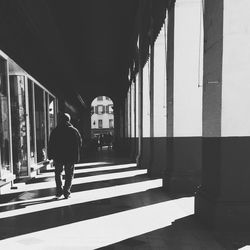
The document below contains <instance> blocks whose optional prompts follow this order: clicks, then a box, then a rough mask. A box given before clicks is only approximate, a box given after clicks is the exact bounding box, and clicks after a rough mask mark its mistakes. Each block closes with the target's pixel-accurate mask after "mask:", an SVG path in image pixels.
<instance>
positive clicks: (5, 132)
mask: <svg viewBox="0 0 250 250" xmlns="http://www.w3.org/2000/svg"><path fill="white" fill-rule="evenodd" d="M7 89H8V88H7V70H6V61H5V60H4V59H2V58H0V154H1V155H0V156H1V157H0V178H2V177H4V175H5V174H7V173H8V172H9V171H10V131H9V109H8V91H7Z"/></svg>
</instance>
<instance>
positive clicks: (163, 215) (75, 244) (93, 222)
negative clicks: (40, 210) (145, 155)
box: [0, 197, 194, 250]
mask: <svg viewBox="0 0 250 250" xmlns="http://www.w3.org/2000/svg"><path fill="white" fill-rule="evenodd" d="M183 207H186V208H188V209H187V210H183V209H182V208H183ZM193 213H194V198H193V197H188V198H180V199H177V200H171V201H166V202H161V203H157V204H153V205H148V206H144V207H140V208H135V209H130V210H127V211H123V212H118V213H114V214H110V215H106V216H101V217H98V218H93V219H89V220H85V221H79V222H74V223H71V224H67V225H63V226H58V227H54V228H50V229H45V230H41V231H38V232H33V233H29V234H26V235H21V236H16V237H12V238H10V239H6V240H2V241H0V247H1V249H10V248H8V247H10V246H11V247H13V248H11V249H18V250H31V249H32V250H33V249H39V250H41V249H44V250H45V249H46V250H52V249H53V250H55V249H60V250H61V249H72V250H74V249H84V250H92V249H96V248H100V247H104V246H108V245H111V244H114V243H117V242H120V241H123V240H126V239H129V238H132V237H135V236H138V235H142V234H145V233H148V232H152V231H154V230H157V229H161V228H164V227H168V226H170V225H171V223H172V222H174V221H175V220H178V219H181V218H183V217H186V216H189V215H192V214H193Z"/></svg>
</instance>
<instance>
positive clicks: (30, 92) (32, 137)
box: [28, 79, 35, 164]
mask: <svg viewBox="0 0 250 250" xmlns="http://www.w3.org/2000/svg"><path fill="white" fill-rule="evenodd" d="M28 95H29V126H30V142H29V143H30V158H31V159H30V160H31V164H34V163H35V121H34V95H33V82H32V81H31V80H30V79H28Z"/></svg>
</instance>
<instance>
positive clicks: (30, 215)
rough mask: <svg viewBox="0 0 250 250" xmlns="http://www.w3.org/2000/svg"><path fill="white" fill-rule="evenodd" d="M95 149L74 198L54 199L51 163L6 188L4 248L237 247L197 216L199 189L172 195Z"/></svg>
mask: <svg viewBox="0 0 250 250" xmlns="http://www.w3.org/2000/svg"><path fill="white" fill-rule="evenodd" d="M96 157H97V158H98V159H99V161H98V162H97V161H91V162H85V163H81V164H78V165H77V166H76V171H75V179H74V182H73V187H72V197H71V198H70V199H68V200H65V199H63V198H62V199H59V200H55V199H54V193H55V184H54V179H53V176H54V174H53V169H47V170H45V171H43V172H42V173H41V175H40V176H39V177H37V178H35V179H32V180H31V181H29V182H28V183H26V184H23V183H22V184H21V183H20V184H18V186H19V187H18V189H16V190H12V191H9V193H6V194H4V195H2V196H1V204H0V238H1V240H0V249H4V250H9V249H18V250H24V249H25V250H29V249H32V250H33V249H36V250H38V249H46V250H52V249H53V250H55V249H60V250H63V249H70V250H73V249H97V248H101V247H104V248H105V249H119V250H120V249H143V250H147V249H152V250H158V249H171V250H172V249H178V250H179V249H192V250H194V249H213V250H216V249H237V248H231V247H226V248H225V247H223V246H222V243H219V241H217V240H215V238H214V236H213V235H212V234H211V233H210V232H209V231H208V230H207V229H205V228H203V227H202V226H201V225H199V224H198V223H197V222H195V220H194V218H193V213H194V198H193V197H170V196H168V195H167V193H166V191H163V189H162V180H161V179H150V178H148V176H147V171H146V170H145V169H138V168H137V167H136V164H134V163H131V162H130V163H129V162H128V161H126V159H119V158H114V156H113V155H112V153H111V152H105V151H102V152H99V153H98V155H97V156H96ZM112 157H113V158H112ZM101 159H105V161H101ZM224 246H225V245H224Z"/></svg>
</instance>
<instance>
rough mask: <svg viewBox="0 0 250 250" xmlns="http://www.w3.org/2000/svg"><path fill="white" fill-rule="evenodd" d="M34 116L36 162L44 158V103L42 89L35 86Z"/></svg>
mask: <svg viewBox="0 0 250 250" xmlns="http://www.w3.org/2000/svg"><path fill="white" fill-rule="evenodd" d="M35 118H36V148H37V162H42V161H44V160H45V159H46V147H45V129H46V120H45V105H44V91H43V90H42V89H41V88H40V87H39V86H35Z"/></svg>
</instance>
